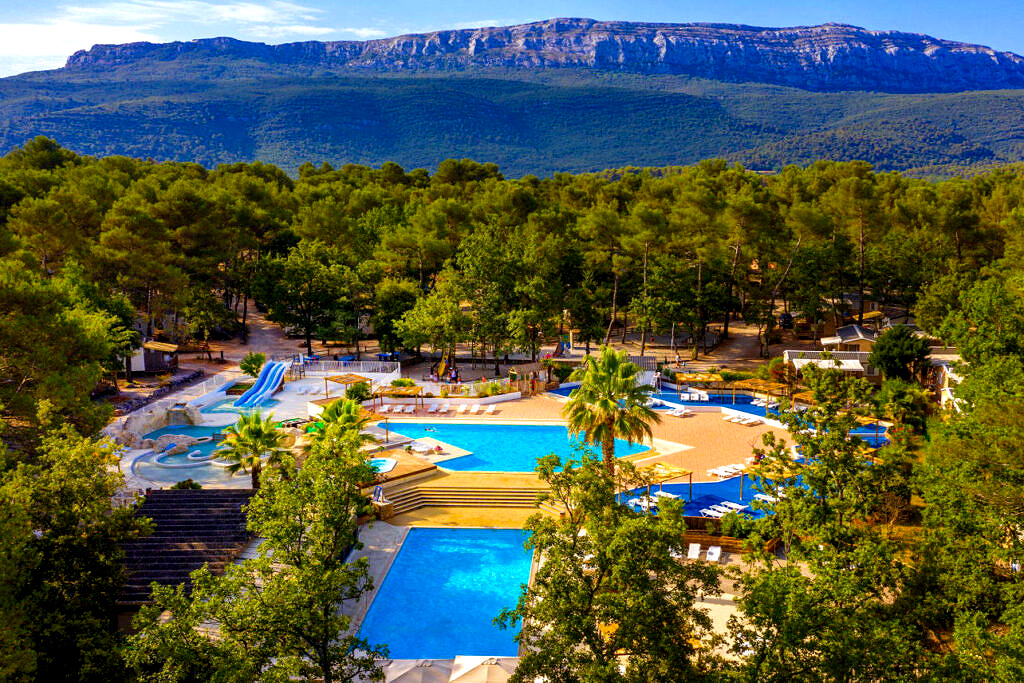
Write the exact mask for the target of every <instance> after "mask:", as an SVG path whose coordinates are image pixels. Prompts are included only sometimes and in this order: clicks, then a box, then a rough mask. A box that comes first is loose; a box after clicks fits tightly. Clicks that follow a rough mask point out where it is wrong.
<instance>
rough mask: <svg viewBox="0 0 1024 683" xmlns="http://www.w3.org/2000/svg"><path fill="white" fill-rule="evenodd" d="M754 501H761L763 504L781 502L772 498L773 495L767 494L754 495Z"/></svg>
mask: <svg viewBox="0 0 1024 683" xmlns="http://www.w3.org/2000/svg"><path fill="white" fill-rule="evenodd" d="M754 500H759V501H761V502H762V503H777V502H779V499H778V498H776V497H775V496H771V495H769V494H767V493H755V494H754Z"/></svg>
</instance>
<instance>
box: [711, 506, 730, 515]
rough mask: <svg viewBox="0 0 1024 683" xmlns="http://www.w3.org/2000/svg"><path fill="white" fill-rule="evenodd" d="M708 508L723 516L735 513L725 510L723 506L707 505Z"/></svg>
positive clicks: (728, 509)
mask: <svg viewBox="0 0 1024 683" xmlns="http://www.w3.org/2000/svg"><path fill="white" fill-rule="evenodd" d="M708 507H709V508H710V509H712V510H714V511H715V512H721V513H722V514H723V515H728V514H730V513H733V512H736V511H735V510H733V509H731V508H727V507H725V506H724V505H709V506H708Z"/></svg>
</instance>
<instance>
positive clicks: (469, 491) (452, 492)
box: [386, 483, 540, 514]
mask: <svg viewBox="0 0 1024 683" xmlns="http://www.w3.org/2000/svg"><path fill="white" fill-rule="evenodd" d="M539 492H540V490H539V489H535V488H489V487H451V486H430V485H429V484H426V483H424V484H422V485H414V486H410V487H408V488H404V489H402V490H400V491H392V492H388V493H387V494H386V495H387V498H388V500H389V501H391V503H393V504H394V507H395V514H402V513H403V512H411V511H412V510H416V509H419V508H423V507H490V508H530V509H532V508H536V507H537V494H538V493H539Z"/></svg>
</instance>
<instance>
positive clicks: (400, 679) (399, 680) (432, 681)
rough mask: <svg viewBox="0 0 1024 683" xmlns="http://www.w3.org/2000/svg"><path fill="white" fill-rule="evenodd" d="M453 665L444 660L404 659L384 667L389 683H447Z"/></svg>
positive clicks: (385, 676) (385, 678)
mask: <svg viewBox="0 0 1024 683" xmlns="http://www.w3.org/2000/svg"><path fill="white" fill-rule="evenodd" d="M451 673H452V664H451V662H450V661H447V660H444V659H435V660H431V659H404V660H401V659H400V660H396V661H392V662H390V663H389V664H388V665H387V666H386V667H384V680H385V681H387V683H447V682H448V678H449V677H450V676H451Z"/></svg>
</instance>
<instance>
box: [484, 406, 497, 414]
mask: <svg viewBox="0 0 1024 683" xmlns="http://www.w3.org/2000/svg"><path fill="white" fill-rule="evenodd" d="M497 410H498V406H496V405H495V404H493V403H492V404H491V405H489V406H487V410H485V411H484V415H494V413H495V412H496V411H497Z"/></svg>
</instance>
